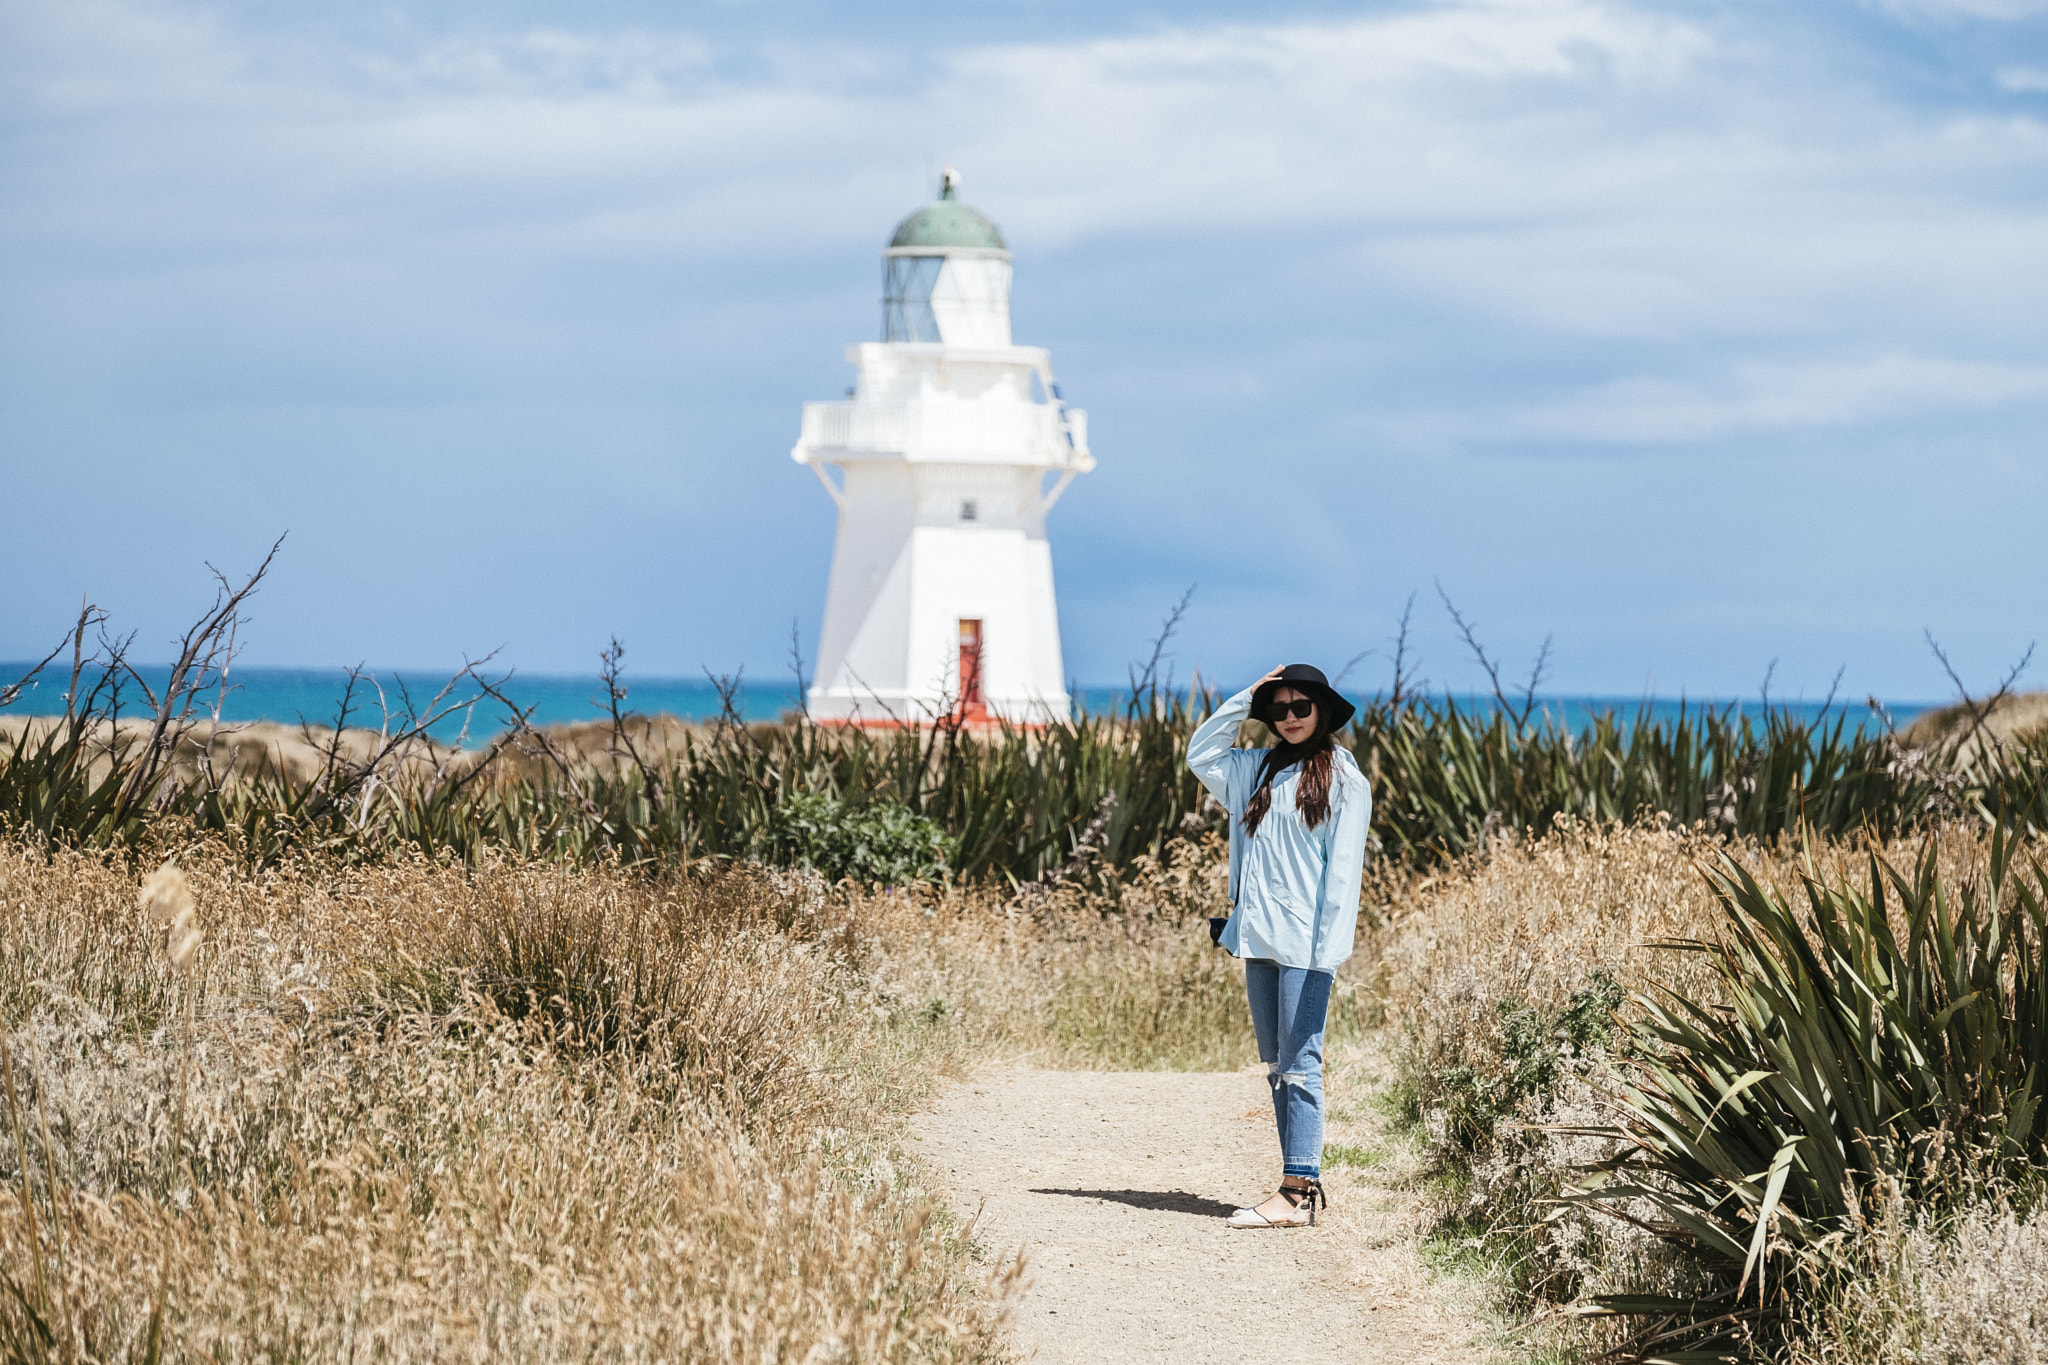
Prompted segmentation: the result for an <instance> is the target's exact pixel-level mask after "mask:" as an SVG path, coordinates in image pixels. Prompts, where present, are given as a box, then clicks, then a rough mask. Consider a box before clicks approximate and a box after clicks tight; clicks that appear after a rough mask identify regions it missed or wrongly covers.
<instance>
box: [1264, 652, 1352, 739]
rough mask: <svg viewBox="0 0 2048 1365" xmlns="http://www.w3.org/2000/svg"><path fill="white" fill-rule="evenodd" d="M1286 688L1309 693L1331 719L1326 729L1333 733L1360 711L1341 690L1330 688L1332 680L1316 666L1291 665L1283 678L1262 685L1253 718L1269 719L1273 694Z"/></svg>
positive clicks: (1286, 669)
mask: <svg viewBox="0 0 2048 1365" xmlns="http://www.w3.org/2000/svg"><path fill="white" fill-rule="evenodd" d="M1283 687H1291V688H1293V689H1294V690H1295V691H1297V692H1306V693H1308V694H1309V695H1310V696H1312V697H1314V698H1315V699H1316V706H1317V708H1318V709H1319V710H1321V712H1322V713H1323V715H1325V716H1327V717H1328V718H1329V719H1328V721H1327V722H1326V724H1325V728H1326V729H1328V730H1329V731H1330V732H1331V733H1332V734H1335V733H1336V732H1337V731H1339V730H1341V729H1343V728H1344V727H1345V726H1346V725H1348V724H1350V723H1351V717H1352V716H1353V715H1355V714H1356V713H1357V711H1358V708H1357V707H1355V706H1353V705H1352V704H1351V703H1350V702H1348V701H1346V700H1344V698H1343V697H1341V696H1339V695H1338V693H1337V689H1336V688H1334V687H1332V686H1330V680H1329V679H1328V678H1325V677H1324V676H1323V670H1322V669H1320V668H1317V667H1316V666H1315V665H1314V664H1289V665H1287V667H1285V668H1283V669H1281V670H1280V676H1279V677H1277V678H1275V679H1273V681H1271V682H1269V683H1265V684H1262V685H1261V686H1260V688H1259V690H1258V691H1256V692H1254V693H1252V719H1253V720H1264V719H1265V718H1266V703H1267V702H1269V701H1271V700H1273V694H1274V693H1275V692H1278V691H1279V690H1280V689H1281V688H1283Z"/></svg>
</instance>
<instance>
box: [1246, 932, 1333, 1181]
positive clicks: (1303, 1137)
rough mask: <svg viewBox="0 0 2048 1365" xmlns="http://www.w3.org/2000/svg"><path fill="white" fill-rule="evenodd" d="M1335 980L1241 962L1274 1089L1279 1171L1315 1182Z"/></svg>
mask: <svg viewBox="0 0 2048 1365" xmlns="http://www.w3.org/2000/svg"><path fill="white" fill-rule="evenodd" d="M1334 980H1335V977H1334V975H1333V974H1332V973H1330V972H1315V971H1310V970H1309V969H1308V968H1306V967H1283V966H1281V965H1280V964H1279V963H1277V962H1270V961H1268V960H1266V959H1265V958H1257V957H1254V958H1247V959H1245V964H1244V993H1245V997H1246V998H1247V999H1248V1000H1249V1001H1250V1002H1251V1007H1252V1029H1253V1031H1254V1032H1256V1033H1257V1034H1258V1036H1259V1060H1260V1061H1262V1062H1264V1063H1266V1083H1267V1084H1268V1085H1270V1086H1272V1087H1273V1122H1274V1124H1275V1125H1277V1126H1278V1128H1279V1129H1280V1169H1281V1171H1282V1172H1284V1173H1285V1174H1287V1175H1305V1176H1308V1177H1310V1178H1311V1179H1315V1178H1319V1177H1320V1176H1321V1175H1322V1173H1323V1023H1324V1021H1325V1020H1326V1019H1327V1018H1328V1017H1329V1013H1330V985H1331V983H1332V982H1333V981H1334Z"/></svg>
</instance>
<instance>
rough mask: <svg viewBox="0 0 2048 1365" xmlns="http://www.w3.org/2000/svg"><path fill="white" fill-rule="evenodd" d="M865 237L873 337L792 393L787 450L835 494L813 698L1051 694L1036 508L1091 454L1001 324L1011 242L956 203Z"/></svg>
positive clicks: (1028, 713)
mask: <svg viewBox="0 0 2048 1365" xmlns="http://www.w3.org/2000/svg"><path fill="white" fill-rule="evenodd" d="M958 190H959V177H958V175H956V174H955V173H954V171H953V170H952V169H951V168H950V167H949V168H947V170H946V173H945V176H944V179H943V180H942V182H941V186H940V191H939V198H938V200H937V202H935V203H931V204H927V205H926V206H925V207H923V208H921V209H919V210H918V211H917V212H916V213H913V214H911V215H910V216H909V217H908V218H906V219H904V220H903V222H902V223H901V224H900V225H899V226H898V227H897V229H896V233H895V235H894V236H893V237H891V238H890V239H889V246H888V249H887V250H885V251H884V252H883V253H882V278H883V295H884V297H883V301H882V340H880V341H879V342H865V343H862V344H859V345H855V346H849V347H848V348H847V351H846V357H847V359H848V360H850V361H852V362H853V364H854V366H855V368H856V371H857V378H856V382H855V384H854V387H853V389H852V391H851V397H850V398H848V399H847V400H846V401H844V402H834V403H806V404H804V418H803V434H802V435H801V436H800V437H799V438H798V439H797V443H796V447H795V449H793V450H792V451H791V452H790V456H791V458H793V459H795V460H796V461H798V462H799V463H801V464H807V465H809V466H810V467H811V469H812V471H813V472H814V473H816V474H817V476H818V481H819V482H820V483H822V484H824V485H825V491H826V492H828V493H830V494H831V495H832V500H833V502H834V503H836V504H838V508H839V533H838V541H837V543H836V545H835V546H834V549H833V553H832V577H831V582H830V585H829V586H828V588H827V589H826V596H825V620H824V626H823V628H822V629H821V630H820V632H819V639H818V677H817V682H816V685H815V686H813V687H812V688H811V690H810V697H809V703H810V710H811V714H812V716H813V717H815V718H817V719H820V720H826V721H838V722H854V723H871V724H885V725H886V724H905V723H911V724H915V723H920V722H926V721H933V720H939V719H943V718H948V717H950V718H952V719H955V720H960V721H966V722H987V721H994V720H997V719H1002V720H1008V721H1014V722H1018V723H1023V724H1042V723H1045V722H1048V721H1053V720H1063V719H1065V718H1066V716H1067V712H1068V699H1067V691H1066V685H1065V679H1064V673H1063V669H1062V666H1061V661H1060V632H1059V615H1058V611H1057V609H1056V608H1055V606H1054V604H1053V586H1052V552H1051V549H1050V547H1049V546H1048V545H1047V543H1046V538H1045V517H1046V513H1047V512H1048V511H1050V510H1051V509H1052V505H1053V504H1054V503H1055V502H1056V501H1058V500H1059V496H1060V494H1061V493H1063V492H1065V491H1066V487H1067V484H1068V483H1069V482H1070V481H1071V480H1072V479H1073V477H1074V476H1075V475H1076V474H1080V473H1085V472H1086V471H1087V470H1090V469H1092V468H1094V467H1095V461H1094V459H1093V458H1092V457H1091V456H1090V455H1089V453H1088V425H1087V414H1086V413H1083V412H1081V411H1079V410H1077V409H1074V408H1069V407H1068V406H1066V404H1065V403H1064V402H1063V401H1062V400H1061V397H1060V389H1059V385H1058V383H1056V382H1055V381H1054V379H1053V373H1052V364H1051V359H1050V356H1049V354H1048V353H1047V352H1046V351H1045V350H1043V349H1042V348H1040V347H1036V346H1017V345H1013V344H1012V343H1011V340H1010V253H1009V250H1008V249H1007V248H1006V247H1005V246H1004V245H1003V238H1002V234H1001V233H1000V232H998V231H997V230H996V225H995V224H994V223H992V222H990V221H989V220H988V219H987V218H986V217H984V216H983V215H982V214H980V213H978V212H976V211H975V210H974V209H971V208H969V207H967V206H966V205H965V204H962V203H961V202H959V198H958Z"/></svg>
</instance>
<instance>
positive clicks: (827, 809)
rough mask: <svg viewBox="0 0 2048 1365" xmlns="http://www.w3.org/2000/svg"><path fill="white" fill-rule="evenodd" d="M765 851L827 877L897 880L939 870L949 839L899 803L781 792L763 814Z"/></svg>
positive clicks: (946, 857) (894, 882) (895, 882)
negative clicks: (863, 802) (766, 814)
mask: <svg viewBox="0 0 2048 1365" xmlns="http://www.w3.org/2000/svg"><path fill="white" fill-rule="evenodd" d="M766 851H767V853H768V856H769V858H770V859H771V860H772V861H774V862H777V863H782V864H787V865H792V866H796V867H807V868H810V869H812V870H814V871H816V872H819V873H821V874H822V875H824V876H825V877H826V878H827V879H828V880H830V881H835V882H836V881H839V880H841V879H842V878H847V877H850V878H852V879H853V880H855V881H858V882H871V883H879V884H882V885H898V884H901V883H904V882H917V881H925V880H928V879H930V878H934V877H937V876H939V875H941V874H942V873H944V872H945V870H946V866H947V863H948V861H949V859H950V855H951V853H952V841H951V840H949V839H948V838H947V837H946V832H945V831H944V830H942V829H940V828H939V826H938V822H937V821H935V820H931V819H928V818H926V817H925V816H922V815H919V814H917V813H916V812H914V811H910V810H906V809H904V808H903V807H902V806H898V805H894V804H891V803H888V802H878V803H876V804H874V805H868V806H851V805H847V804H845V803H844V802H840V801H835V800H833V799H832V798H831V797H829V796H818V795H806V794H803V793H798V794H796V795H793V796H786V797H784V798H783V799H782V802H781V804H780V805H778V806H776V808H775V813H774V815H772V816H771V817H770V818H769V823H768V837H767V849H766Z"/></svg>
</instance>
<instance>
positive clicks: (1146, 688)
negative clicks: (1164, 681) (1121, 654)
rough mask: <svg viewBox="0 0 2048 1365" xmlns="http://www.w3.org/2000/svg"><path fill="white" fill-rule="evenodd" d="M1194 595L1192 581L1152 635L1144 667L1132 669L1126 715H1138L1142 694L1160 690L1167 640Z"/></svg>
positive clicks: (1170, 637) (1177, 627)
mask: <svg viewBox="0 0 2048 1365" xmlns="http://www.w3.org/2000/svg"><path fill="white" fill-rule="evenodd" d="M1194 597H1195V584H1193V583H1190V584H1188V590H1187V591H1186V592H1184V593H1182V594H1181V595H1180V601H1178V602H1176V603H1174V604H1173V609H1172V610H1171V611H1169V612H1167V613H1166V616H1165V618H1164V619H1163V620H1161V621H1160V623H1159V633H1158V634H1157V635H1155V636H1153V637H1152V654H1151V657H1149V658H1147V659H1146V660H1145V666H1144V667H1143V668H1142V669H1138V668H1134V669H1132V670H1131V674H1130V678H1131V695H1130V697H1129V698H1128V700H1127V701H1126V703H1125V706H1126V711H1125V714H1126V715H1129V716H1135V715H1137V711H1138V698H1139V697H1140V696H1146V697H1150V696H1152V695H1154V694H1155V693H1156V692H1157V691H1158V688H1159V664H1160V661H1161V660H1163V659H1164V658H1165V657H1166V645H1167V642H1168V641H1169V640H1171V639H1173V637H1174V634H1175V632H1177V631H1179V629H1180V623H1181V618H1182V617H1184V616H1186V615H1187V614H1188V603H1189V602H1192V601H1193V600H1194Z"/></svg>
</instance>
